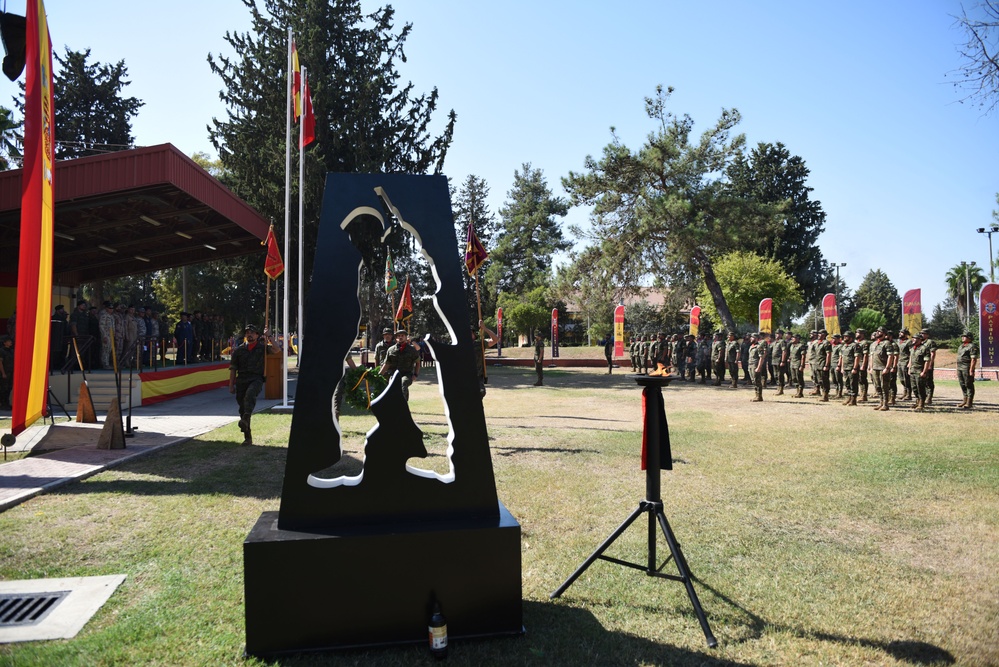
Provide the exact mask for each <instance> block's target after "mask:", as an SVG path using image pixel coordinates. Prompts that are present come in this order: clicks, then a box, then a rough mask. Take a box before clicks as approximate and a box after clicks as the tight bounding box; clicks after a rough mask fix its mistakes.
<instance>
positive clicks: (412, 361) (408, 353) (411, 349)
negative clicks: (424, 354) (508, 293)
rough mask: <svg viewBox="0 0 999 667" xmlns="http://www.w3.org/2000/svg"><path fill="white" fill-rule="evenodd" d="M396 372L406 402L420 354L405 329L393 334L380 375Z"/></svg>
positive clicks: (417, 376)
mask: <svg viewBox="0 0 999 667" xmlns="http://www.w3.org/2000/svg"><path fill="white" fill-rule="evenodd" d="M539 336H540V334H539ZM543 349H544V348H543V347H542V350H543ZM396 371H399V374H400V375H401V376H402V395H403V396H404V397H405V398H406V401H407V402H408V401H409V385H411V384H413V381H414V380H416V379H418V378H419V377H420V352H419V350H417V349H416V346H415V345H413V344H412V343H410V342H409V334H408V333H407V332H406V330H405V329H399V330H398V331H396V332H395V345H393V346H392V347H390V348H389V349H388V351H387V352H386V353H385V363H384V364H382V370H381V374H382V375H384V376H386V377H390V376H391V374H392V373H394V372H396Z"/></svg>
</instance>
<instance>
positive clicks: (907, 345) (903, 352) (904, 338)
mask: <svg viewBox="0 0 999 667" xmlns="http://www.w3.org/2000/svg"><path fill="white" fill-rule="evenodd" d="M911 355H912V336H911V334H910V333H909V330H908V329H902V330H901V331H899V332H898V372H899V375H900V376H901V377H902V387H903V388H904V389H905V392H904V393H903V394H902V400H903V401H908V400H909V399H910V398H912V381H911V380H910V378H909V357H910V356H911Z"/></svg>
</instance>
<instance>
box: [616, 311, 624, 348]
mask: <svg viewBox="0 0 999 667" xmlns="http://www.w3.org/2000/svg"><path fill="white" fill-rule="evenodd" d="M614 356H615V357H623V356H624V306H623V305H619V306H618V307H617V308H615V309H614Z"/></svg>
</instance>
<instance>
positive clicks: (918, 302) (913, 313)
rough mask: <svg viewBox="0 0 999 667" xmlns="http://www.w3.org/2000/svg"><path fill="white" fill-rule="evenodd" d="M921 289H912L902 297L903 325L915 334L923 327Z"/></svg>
mask: <svg viewBox="0 0 999 667" xmlns="http://www.w3.org/2000/svg"><path fill="white" fill-rule="evenodd" d="M922 293H923V292H922V290H921V289H911V290H909V291H908V292H906V293H905V296H903V297H902V326H903V327H904V328H906V329H908V330H909V333H911V334H912V335H913V336H915V335H916V334H917V333H919V331H920V329H922V328H923V298H922Z"/></svg>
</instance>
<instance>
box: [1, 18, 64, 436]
mask: <svg viewBox="0 0 999 667" xmlns="http://www.w3.org/2000/svg"><path fill="white" fill-rule="evenodd" d="M26 14H27V16H26V17H25V20H26V24H27V27H26V31H25V59H26V60H25V64H26V66H27V67H26V74H25V80H24V167H23V170H22V175H21V238H20V244H19V245H20V248H19V254H18V269H17V319H16V320H15V327H16V329H15V331H14V333H15V335H14V338H15V340H16V341H17V345H16V346H15V349H14V367H15V368H16V369H17V372H16V373H14V390H13V394H12V400H11V402H12V404H13V410H12V412H11V434H12V435H17V434H18V433H21V432H22V431H24V429H26V428H27V427H29V426H31V425H32V424H33V423H34V422H35V421H37V420H38V418H39V417H41V416H42V415H43V414H44V413H45V405H46V401H45V399H46V397H47V395H48V379H49V373H48V371H49V334H50V332H51V329H50V326H51V325H50V319H51V313H52V252H53V245H52V231H53V200H54V194H55V190H54V183H53V177H54V175H55V132H54V127H55V124H54V120H55V107H54V105H53V100H52V44H51V40H50V37H49V26H48V19H47V18H46V16H45V3H44V2H43V1H42V0H28V4H27V12H26Z"/></svg>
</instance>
